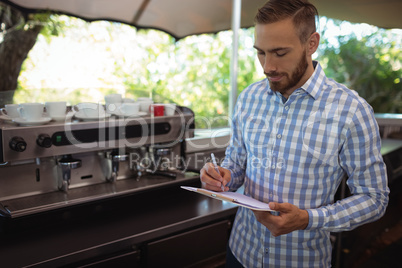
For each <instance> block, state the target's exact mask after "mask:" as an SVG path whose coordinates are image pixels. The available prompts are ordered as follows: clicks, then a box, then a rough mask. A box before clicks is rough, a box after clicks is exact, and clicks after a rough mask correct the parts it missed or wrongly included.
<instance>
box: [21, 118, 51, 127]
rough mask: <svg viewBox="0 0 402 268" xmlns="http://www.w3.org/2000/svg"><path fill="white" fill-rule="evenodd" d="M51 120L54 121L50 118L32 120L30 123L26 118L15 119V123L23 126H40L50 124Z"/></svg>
mask: <svg viewBox="0 0 402 268" xmlns="http://www.w3.org/2000/svg"><path fill="white" fill-rule="evenodd" d="M50 120H52V118H50V117H42V118H40V119H37V120H32V121H28V120H26V119H25V118H14V119H13V122H14V123H17V124H19V125H21V126H40V125H44V124H46V123H49V122H50Z"/></svg>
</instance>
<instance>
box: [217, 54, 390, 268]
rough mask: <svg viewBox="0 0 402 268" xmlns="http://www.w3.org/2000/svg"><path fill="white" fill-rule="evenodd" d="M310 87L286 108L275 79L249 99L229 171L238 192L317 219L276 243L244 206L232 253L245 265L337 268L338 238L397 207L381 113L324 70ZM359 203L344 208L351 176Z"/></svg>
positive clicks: (241, 102)
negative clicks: (341, 193)
mask: <svg viewBox="0 0 402 268" xmlns="http://www.w3.org/2000/svg"><path fill="white" fill-rule="evenodd" d="M314 65H315V71H314V74H313V75H312V76H311V77H310V79H309V80H308V81H307V82H306V83H305V84H304V85H303V86H302V87H301V88H299V89H297V90H296V91H295V92H293V94H291V95H290V96H289V98H288V99H287V100H286V99H284V98H283V97H282V96H281V94H280V93H276V92H273V91H272V90H271V89H270V87H269V83H268V80H267V79H264V80H262V81H260V82H257V83H255V84H252V85H251V86H249V87H248V88H247V89H245V90H244V91H243V92H242V93H241V94H240V96H239V98H238V101H237V105H236V109H235V112H234V117H233V119H232V138H231V142H230V145H229V147H228V148H227V150H226V157H225V160H224V162H223V163H222V166H223V167H225V168H227V169H229V170H230V171H231V174H232V179H231V181H230V182H229V184H228V186H229V188H230V190H231V191H235V190H236V189H238V188H239V187H240V186H241V185H243V184H244V192H245V194H246V195H248V196H251V197H253V198H255V199H258V200H260V201H263V202H270V201H275V202H281V203H282V202H288V203H291V204H294V205H296V206H297V207H299V208H301V209H306V210H307V211H308V214H309V224H308V226H307V228H306V229H305V230H300V231H294V232H291V233H289V234H286V235H281V236H278V237H274V236H272V235H271V234H270V232H269V230H268V229H267V228H266V227H265V226H263V225H262V224H260V223H259V222H257V221H256V218H255V217H254V214H253V212H252V211H251V210H249V209H246V208H242V207H240V208H239V209H238V212H237V215H236V219H235V222H234V225H233V230H232V234H231V237H230V241H229V246H230V248H231V249H232V252H233V254H234V255H235V256H236V258H237V259H238V260H239V261H240V262H241V263H242V264H243V265H244V266H245V267H308V268H311V267H330V265H331V250H332V249H331V243H330V232H340V231H345V230H351V229H353V228H355V227H357V226H359V225H362V224H365V223H368V222H371V221H374V220H376V219H378V218H380V217H381V216H382V215H383V214H384V212H385V209H386V206H387V204H388V193H389V189H388V187H387V175H386V167H385V164H384V162H383V159H382V156H381V154H380V148H381V139H380V135H379V131H378V125H377V123H376V121H375V118H374V114H373V111H372V108H371V107H370V106H369V105H368V104H367V102H366V101H365V100H363V99H362V98H360V97H359V96H358V95H357V93H356V92H355V91H352V90H350V89H348V88H346V87H345V86H343V85H342V84H339V83H336V82H335V81H333V80H332V79H329V78H327V77H326V76H325V74H324V72H323V70H322V68H321V66H320V65H319V64H318V63H317V62H314ZM345 176H346V177H347V178H348V180H347V185H348V187H349V189H350V191H351V193H352V196H350V197H348V198H345V199H343V200H340V201H337V202H336V203H334V195H335V193H336V190H337V188H338V186H339V184H340V183H341V181H342V178H344V177H345Z"/></svg>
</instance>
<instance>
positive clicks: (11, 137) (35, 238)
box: [0, 107, 237, 267]
mask: <svg viewBox="0 0 402 268" xmlns="http://www.w3.org/2000/svg"><path fill="white" fill-rule="evenodd" d="M193 136H194V113H193V112H192V111H191V110H190V109H188V108H186V107H176V112H175V114H174V115H172V116H158V117H156V116H155V117H154V116H151V115H144V116H137V117H124V118H123V117H115V116H111V117H106V118H104V119H102V120H95V121H91V120H88V121H84V120H82V119H79V118H78V119H77V118H75V117H74V116H72V117H69V116H67V118H66V120H64V121H62V122H57V121H55V122H52V121H51V122H49V123H47V124H43V125H33V126H32V125H24V124H22V125H17V124H15V123H14V122H10V121H4V120H0V256H2V258H0V266H1V267H112V266H116V267H128V266H129V267H187V266H191V265H193V264H197V265H198V264H200V263H208V264H210V263H211V260H212V261H213V262H215V263H220V262H221V261H222V260H224V255H225V250H226V243H227V240H228V236H229V232H230V227H231V223H232V220H233V217H234V215H235V213H236V209H237V208H236V206H234V205H232V204H230V203H222V202H221V201H218V200H213V199H211V198H208V197H204V196H201V195H196V194H194V193H190V192H188V191H185V190H182V189H181V188H180V186H181V185H187V186H195V187H199V186H200V180H199V174H198V173H195V172H188V171H187V166H188V163H189V161H187V159H186V155H185V154H186V148H185V147H186V141H185V140H186V139H187V138H191V137H193ZM194 241H197V243H196V245H195V244H194ZM190 244H191V246H190ZM28 252H29V254H28ZM21 256H24V257H21Z"/></svg>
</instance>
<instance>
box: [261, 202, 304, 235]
mask: <svg viewBox="0 0 402 268" xmlns="http://www.w3.org/2000/svg"><path fill="white" fill-rule="evenodd" d="M269 207H270V208H271V209H272V210H275V211H278V212H279V216H274V215H272V214H271V213H270V212H269V211H257V210H253V212H254V215H255V217H256V218H257V221H259V222H260V223H262V224H263V225H264V226H265V227H267V228H268V230H269V231H270V232H271V234H272V235H273V236H279V235H283V234H288V233H290V232H293V231H295V230H303V229H306V227H307V225H308V212H307V210H302V209H299V208H298V207H296V206H295V205H292V204H289V203H276V202H270V203H269Z"/></svg>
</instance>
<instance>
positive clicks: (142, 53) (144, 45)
mask: <svg viewBox="0 0 402 268" xmlns="http://www.w3.org/2000/svg"><path fill="white" fill-rule="evenodd" d="M51 19H52V21H53V23H52V24H49V26H48V27H46V26H45V27H44V30H43V31H42V33H41V34H40V35H39V38H38V41H37V43H36V45H35V47H34V48H33V49H32V50H31V52H30V53H29V55H28V59H27V60H26V61H25V62H24V65H23V70H22V71H21V74H20V77H19V87H18V90H17V92H16V94H15V97H14V102H16V103H19V102H34V101H35V102H36V101H38V102H45V101H52V100H67V101H68V102H69V103H70V104H71V105H73V104H76V103H78V102H83V101H96V102H97V101H101V102H102V101H103V96H104V95H105V94H109V93H121V94H123V95H125V96H126V97H129V98H137V97H142V96H150V97H152V98H154V100H155V101H157V102H165V103H167V102H175V103H177V104H179V105H185V106H188V107H190V108H191V109H192V110H193V111H194V112H195V114H196V125H197V127H199V128H210V127H219V126H226V125H228V122H227V116H228V107H229V105H228V99H229V97H228V96H229V89H230V73H229V70H230V55H231V48H232V42H231V40H232V33H231V31H226V32H220V33H218V34H216V35H199V36H190V37H187V38H185V39H182V40H179V41H177V42H175V40H174V39H173V38H172V37H170V36H169V35H167V34H165V33H162V32H159V31H154V30H139V31H138V30H136V29H135V28H133V27H131V26H128V25H124V24H119V23H112V22H106V21H100V22H93V23H87V22H84V21H82V20H80V19H77V18H73V17H67V16H52V18H51ZM54 21H58V23H57V25H58V27H61V29H58V31H57V33H58V35H57V36H54V30H52V29H51V27H54ZM330 24H335V26H338V27H341V26H342V25H343V24H344V23H342V22H339V21H333V20H329V19H326V18H325V17H324V18H321V19H320V27H321V29H322V30H321V31H322V36H323V38H322V39H321V47H320V48H319V49H320V50H319V52H318V53H317V55H316V58H317V59H318V60H319V61H320V62H321V64H322V65H323V68H324V70H325V72H326V74H327V75H328V76H329V77H332V78H334V79H335V80H336V81H338V82H341V83H344V84H345V85H347V86H348V87H350V88H352V89H355V90H356V91H358V93H359V94H360V95H361V96H362V97H364V98H365V99H367V100H368V101H369V103H370V104H371V105H372V106H373V108H374V111H375V112H379V113H388V112H391V113H402V83H401V77H402V68H401V63H402V54H401V47H402V44H401V42H402V41H401V35H397V34H395V33H394V32H392V31H386V30H383V29H378V28H376V27H372V28H373V31H372V32H371V33H370V34H369V35H365V36H357V35H356V34H355V33H354V32H353V30H352V32H351V33H348V34H347V35H342V34H341V35H338V36H337V37H336V39H335V40H334V39H333V38H332V39H331V38H327V37H326V34H325V33H326V32H327V30H328V27H329V26H328V25H330ZM52 25H53V26H52ZM347 25H349V26H350V25H351V24H347ZM349 26H348V27H349ZM253 34H254V29H253V28H250V29H242V30H241V31H240V42H239V45H240V47H239V70H238V91H239V92H238V93H240V91H241V90H243V89H244V88H245V87H247V85H249V84H251V83H253V82H255V81H258V80H260V79H263V78H264V76H263V73H262V70H261V69H260V67H259V63H258V61H257V59H256V54H255V51H254V49H253V43H254V41H253ZM217 118H220V119H218V120H217Z"/></svg>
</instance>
